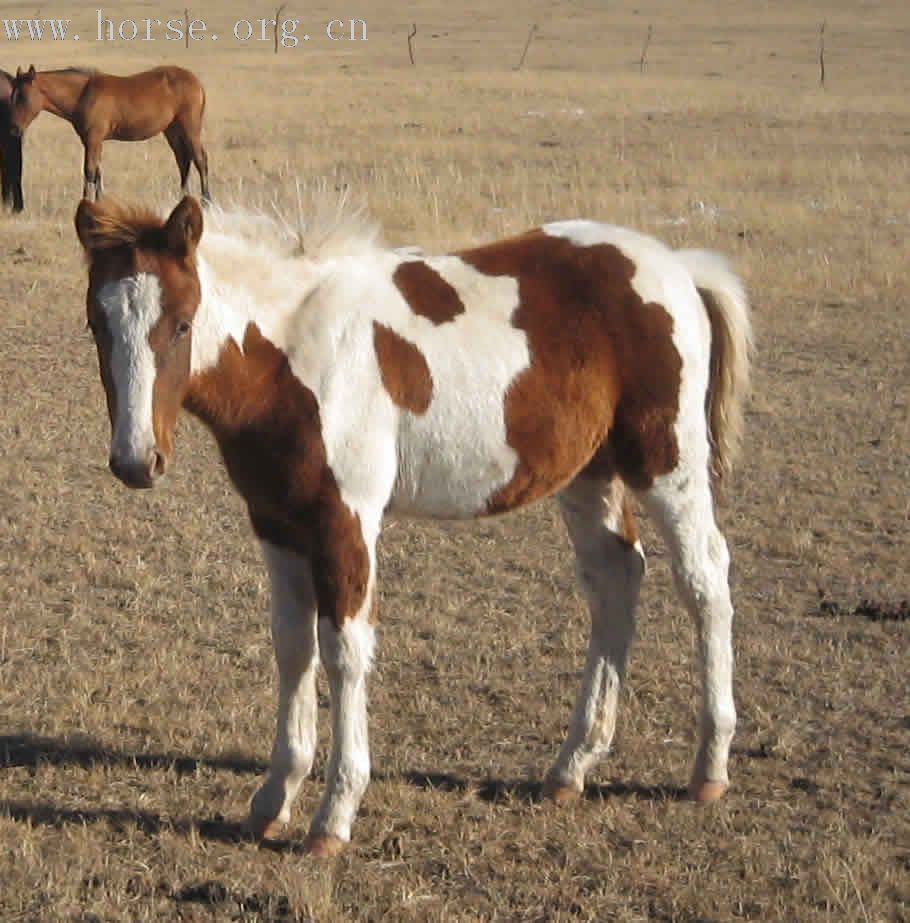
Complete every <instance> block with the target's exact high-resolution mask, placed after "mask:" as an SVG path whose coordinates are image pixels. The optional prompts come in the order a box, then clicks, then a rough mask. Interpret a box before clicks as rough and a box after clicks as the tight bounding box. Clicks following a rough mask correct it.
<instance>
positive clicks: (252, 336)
mask: <svg viewBox="0 0 910 923" xmlns="http://www.w3.org/2000/svg"><path fill="white" fill-rule="evenodd" d="M185 406H186V407H187V409H188V410H189V411H190V412H191V413H194V414H195V415H196V416H198V417H199V418H200V419H201V420H203V422H205V423H206V424H207V425H208V426H209V427H210V428H211V430H212V432H213V433H214V435H215V439H216V440H217V442H218V446H219V448H220V449H221V454H222V457H223V458H224V463H225V466H226V468H227V471H228V475H229V476H230V478H231V480H232V481H233V483H234V485H235V487H236V488H237V490H238V491H239V492H240V493H241V495H242V496H243V498H244V499H245V500H246V502H247V507H248V509H249V514H250V520H251V521H252V524H253V529H254V530H255V532H256V534H257V535H258V536H259V538H261V539H264V540H265V541H268V542H271V543H272V544H274V545H277V546H279V547H282V548H289V549H291V550H293V551H296V552H297V553H298V554H301V555H304V556H305V557H307V558H309V560H310V562H311V566H312V570H313V583H314V587H315V590H316V599H317V604H318V607H319V615H320V617H328V618H331V619H332V620H333V622H334V623H335V625H336V626H338V627H340V626H341V624H342V622H343V621H344V620H345V619H346V618H351V617H353V616H355V615H356V614H357V613H358V612H360V610H361V609H362V607H363V605H364V603H365V602H366V598H367V592H368V589H369V578H370V557H369V552H368V550H367V547H366V543H365V542H364V539H363V532H362V530H361V526H360V517H359V516H358V515H357V514H356V513H354V512H352V511H351V510H350V509H349V508H348V506H347V505H346V504H345V502H344V500H343V499H342V497H341V491H340V489H339V487H338V483H337V481H336V480H335V476H334V474H333V472H332V469H331V468H330V467H329V465H328V463H327V461H326V451H325V444H324V443H323V439H322V426H321V422H320V417H319V405H318V402H317V400H316V397H315V395H314V394H313V393H312V391H310V390H309V389H308V388H307V387H305V386H304V385H303V384H302V382H301V381H300V380H299V379H298V378H297V377H296V376H295V375H294V373H293V372H292V371H291V367H290V364H289V363H288V359H287V356H286V355H285V354H284V353H283V352H282V351H281V350H279V349H278V348H277V347H276V346H275V345H274V344H273V343H271V342H270V341H269V340H267V339H266V338H265V337H264V336H263V335H262V334H261V332H260V331H259V328H258V327H257V326H256V325H255V324H250V325H249V326H248V327H247V330H246V336H245V337H244V341H243V349H242V351H241V350H240V348H239V347H238V346H237V344H235V343H234V342H233V341H231V342H229V343H228V344H227V345H226V346H225V348H224V349H223V350H222V353H221V357H220V359H219V361H218V364H217V365H216V366H215V367H214V368H211V369H208V370H206V371H204V372H201V373H200V374H198V375H196V376H194V378H193V379H192V381H191V385H190V390H189V392H188V394H187V397H186V401H185Z"/></svg>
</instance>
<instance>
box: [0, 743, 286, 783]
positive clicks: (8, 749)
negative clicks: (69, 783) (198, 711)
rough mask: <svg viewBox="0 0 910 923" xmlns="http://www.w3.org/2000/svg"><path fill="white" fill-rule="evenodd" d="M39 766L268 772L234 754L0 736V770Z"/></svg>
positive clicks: (186, 772) (261, 764)
mask: <svg viewBox="0 0 910 923" xmlns="http://www.w3.org/2000/svg"><path fill="white" fill-rule="evenodd" d="M41 765H50V766H77V767H79V768H81V769H91V768H92V767H93V766H132V767H135V768H138V769H152V770H155V769H158V770H165V771H167V770H170V771H172V772H175V773H177V775H178V776H185V775H192V774H194V773H196V772H198V771H199V770H200V769H203V768H206V769H217V770H227V771H228V772H234V773H238V774H251V775H261V774H262V773H264V772H265V771H266V770H267V769H268V764H267V763H264V762H262V761H261V760H255V759H251V758H250V757H247V756H243V755H241V754H236V753H226V754H223V755H220V756H199V757H197V756H183V755H181V754H178V753H130V752H127V751H124V750H114V749H113V748H111V747H106V746H104V745H103V744H99V743H98V742H97V741H93V740H88V739H84V738H64V739H63V740H55V739H54V738H51V737H39V736H37V735H34V734H7V735H0V769H12V768H14V767H25V768H37V767H38V766H41Z"/></svg>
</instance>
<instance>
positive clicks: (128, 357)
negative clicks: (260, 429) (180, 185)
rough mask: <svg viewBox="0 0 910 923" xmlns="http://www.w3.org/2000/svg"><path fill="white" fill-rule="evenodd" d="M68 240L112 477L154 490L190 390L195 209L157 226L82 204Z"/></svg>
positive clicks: (198, 218) (198, 223) (120, 210)
mask: <svg viewBox="0 0 910 923" xmlns="http://www.w3.org/2000/svg"><path fill="white" fill-rule="evenodd" d="M76 233H77V234H78V235H79V240H80V241H81V243H82V246H83V248H84V249H85V254H86V258H87V260H88V266H89V284H88V294H87V298H86V309H87V314H88V325H89V328H90V329H91V331H92V334H93V336H94V338H95V345H96V347H97V349H98V363H99V366H100V372H101V381H102V383H103V385H104V391H105V395H106V397H107V407H108V413H109V415H110V421H111V448H110V467H111V471H113V473H114V474H115V475H116V476H117V477H118V478H119V479H120V480H121V481H123V483H124V484H126V485H127V486H129V487H152V486H153V485H154V483H155V481H156V480H157V479H158V478H159V477H160V476H161V475H163V474H164V472H165V470H166V468H167V464H168V461H169V458H170V456H171V454H172V452H173V447H174V428H175V426H176V422H177V415H178V412H179V410H180V406H181V404H182V402H183V398H184V396H185V394H186V390H187V387H188V383H189V377H190V359H191V344H192V326H193V320H194V318H195V315H196V311H197V309H198V307H199V303H200V300H201V294H200V285H199V276H198V274H197V271H196V247H197V245H198V243H199V239H200V237H201V236H202V210H201V208H200V206H199V203H198V202H197V201H196V200H195V199H193V198H190V197H189V196H187V197H185V198H184V199H183V200H182V201H181V202H180V203H179V204H178V205H177V207H176V208H175V209H174V210H173V212H171V215H170V217H169V218H168V219H167V220H166V221H162V220H161V219H160V218H158V217H157V216H156V215H153V214H151V213H148V212H143V211H138V210H134V209H129V208H126V207H124V206H122V205H118V204H115V203H111V202H109V201H107V202H104V203H94V202H89V201H87V200H83V201H82V202H81V203H80V205H79V208H78V210H77V211H76Z"/></svg>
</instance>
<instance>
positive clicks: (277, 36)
mask: <svg viewBox="0 0 910 923" xmlns="http://www.w3.org/2000/svg"><path fill="white" fill-rule="evenodd" d="M96 12H97V22H96V23H95V28H94V29H93V30H89V31H88V32H86V30H79V28H78V27H77V26H75V25H74V24H73V20H72V19H4V20H3V32H0V35H3V34H5V35H6V39H7V41H10V42H19V41H29V42H38V41H50V42H65V41H76V42H78V41H80V40H83V41H85V40H87V41H94V42H157V41H164V42H183V43H185V44H187V45H188V44H189V43H190V42H191V41H192V42H204V41H212V42H215V41H218V40H219V39H223V40H226V41H228V42H231V43H235V44H241V45H248V44H253V43H257V42H269V43H274V44H275V46H276V48H277V47H280V48H297V47H298V46H300V45H301V44H302V43H303V42H309V41H311V40H316V41H319V40H322V41H330V42H345V41H348V42H365V41H367V24H366V20H364V19H330V20H328V21H327V22H322V23H315V24H314V25H313V28H312V29H309V30H308V29H306V28H305V27H304V26H303V24H302V22H301V20H299V19H277V20H276V19H268V18H265V17H261V18H258V19H237V20H235V21H234V22H233V24H231V25H230V27H229V28H225V29H219V28H217V27H216V26H215V25H214V24H212V25H210V24H209V23H208V22H207V21H206V20H205V19H195V18H193V19H189V20H187V19H182V18H179V17H173V18H171V19H154V18H146V19H112V18H109V17H108V16H105V14H104V11H103V10H97V11H96Z"/></svg>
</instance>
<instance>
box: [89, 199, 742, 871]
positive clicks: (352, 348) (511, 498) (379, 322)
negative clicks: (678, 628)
mask: <svg viewBox="0 0 910 923" xmlns="http://www.w3.org/2000/svg"><path fill="white" fill-rule="evenodd" d="M206 220H207V221H210V227H209V229H208V230H207V232H206V234H205V235H204V236H203V232H202V212H201V210H200V208H199V205H198V204H197V203H196V201H195V200H193V199H191V198H185V199H184V200H183V201H182V202H181V203H180V204H179V205H178V206H177V207H176V208H175V209H174V211H173V212H172V214H171V215H170V217H169V218H167V220H162V219H159V218H158V217H156V216H155V215H153V214H150V213H146V212H143V211H139V210H135V209H131V208H127V207H124V206H118V205H113V204H103V205H102V204H93V203H89V202H83V203H82V204H81V205H80V206H79V209H78V212H77V214H76V228H77V231H78V235H79V238H80V240H81V242H82V244H83V246H84V248H85V252H86V255H87V259H88V264H89V285H88V296H87V309H88V321H89V324H90V326H91V329H92V330H93V332H94V336H95V341H96V344H97V348H98V355H99V360H100V368H101V378H102V381H103V383H104V388H105V391H106V395H107V404H108V409H109V411H110V419H111V427H112V438H111V450H110V466H111V468H112V470H113V471H114V473H115V474H116V475H117V476H118V477H119V478H120V479H121V480H122V481H124V482H125V483H126V484H127V485H129V486H131V487H151V486H152V485H153V484H154V483H156V481H157V480H158V479H159V477H160V476H161V475H162V474H163V473H164V471H165V469H166V467H167V465H168V462H169V460H170V458H171V454H172V450H173V444H174V435H173V434H174V425H175V421H176V419H177V415H178V411H179V409H180V407H181V406H183V407H186V408H187V409H188V410H189V411H190V412H191V413H193V414H195V415H197V416H198V417H199V418H201V419H202V420H203V421H204V422H205V423H206V424H208V426H209V427H210V428H211V430H212V431H213V433H214V435H215V438H216V440H217V442H218V445H219V447H220V449H221V452H222V455H223V458H224V462H225V465H226V467H227V470H228V473H229V474H230V477H231V479H232V480H233V482H234V484H235V485H236V487H237V489H238V490H239V491H240V493H241V494H242V495H243V497H244V498H245V500H246V502H247V505H248V508H249V514H250V518H251V520H252V524H253V528H254V530H255V532H256V534H257V535H258V537H259V539H260V540H261V542H262V548H263V552H264V556H265V562H266V565H267V567H268V571H269V575H270V578H271V590H272V632H273V639H274V645H275V655H276V658H277V661H278V669H279V702H278V718H277V733H276V737H275V742H274V747H273V750H272V760H271V769H270V772H269V774H268V777H267V778H266V780H265V782H264V784H263V785H262V787H261V788H260V789H259V791H258V792H257V793H256V795H255V797H254V798H253V801H252V805H251V812H250V823H251V826H252V829H253V830H254V831H255V832H256V833H257V834H258V835H261V836H267V835H271V834H272V833H274V832H275V831H276V830H277V829H278V828H279V827H280V826H281V825H282V824H284V823H286V822H287V821H288V819H289V816H290V811H291V805H292V802H293V801H294V798H295V796H296V795H297V792H298V789H299V788H300V785H301V783H302V781H303V779H304V778H305V777H306V776H307V774H308V773H309V771H310V768H311V766H312V763H313V754H314V752H315V747H316V670H317V664H318V661H319V660H320V659H321V660H322V663H323V665H324V666H325V669H326V671H327V673H328V680H329V685H330V692H331V714H332V731H333V739H332V752H331V758H330V760H329V764H328V768H327V770H326V780H327V784H326V790H325V794H324V797H323V799H322V802H321V805H320V807H319V809H318V811H317V813H316V815H315V817H314V819H313V821H312V825H311V828H310V833H309V836H308V838H307V848H308V849H309V850H310V851H311V852H313V853H316V854H319V855H330V854H334V853H335V852H337V851H338V850H339V849H340V848H341V847H342V846H343V844H344V843H345V842H346V841H347V840H348V839H349V838H350V833H351V824H352V822H353V820H354V816H355V813H356V811H357V808H358V805H359V803H360V800H361V797H362V795H363V793H364V790H365V789H366V786H367V781H368V778H369V774H370V757H369V750H368V745H367V704H366V676H367V672H368V670H369V668H370V663H371V661H372V659H373V648H374V634H375V623H376V610H375V600H376V579H377V578H376V540H377V538H378V536H379V532H380V527H381V524H382V520H383V516H384V515H385V514H387V513H400V514H405V515H414V516H427V517H445V518H473V517H480V516H488V515H491V514H495V513H504V512H507V511H509V510H514V509H517V508H518V507H521V506H523V505H525V504H527V503H531V502H533V501H535V500H538V499H541V498H543V497H547V496H551V495H555V496H556V497H557V498H558V501H559V504H560V507H561V510H562V513H563V516H564V517H565V521H566V524H567V526H568V531H569V534H570V537H571V540H572V543H573V545H574V549H575V554H576V557H577V565H578V575H579V578H580V580H581V583H582V586H583V588H584V591H585V594H586V596H587V599H588V603H589V606H590V610H591V620H592V634H591V641H590V647H589V651H588V657H587V663H586V665H585V669H584V676H583V679H582V683H581V691H580V694H579V698H578V703H577V705H576V708H575V711H574V714H573V715H572V719H571V724H570V728H569V732H568V736H567V738H566V740H565V742H564V743H563V746H562V749H561V751H560V753H559V755H558V757H557V758H556V761H555V763H554V764H553V766H552V768H551V769H550V771H549V773H548V776H547V783H546V786H545V790H546V791H547V792H548V793H549V794H550V795H551V796H552V797H553V798H555V799H556V800H563V799H566V798H570V797H573V796H575V795H577V794H578V793H579V792H581V791H582V789H583V785H584V781H585V775H586V774H587V773H588V772H589V770H591V769H592V768H593V766H594V765H595V763H596V762H597V760H598V759H599V758H600V757H602V756H603V755H604V754H605V753H606V752H607V750H608V748H609V746H610V742H611V738H612V737H613V730H614V726H615V719H616V705H617V698H618V695H619V687H620V681H621V678H622V676H623V672H624V669H625V665H626V658H627V653H628V649H629V644H630V641H631V640H632V636H633V631H634V610H635V607H636V603H637V599H638V594H639V584H640V581H641V578H642V574H643V572H644V557H643V553H642V549H641V544H640V542H639V539H638V534H637V531H636V524H635V518H634V514H633V510H632V504H631V502H630V501H631V498H632V497H633V496H634V497H637V498H638V499H639V500H640V501H641V502H642V503H643V505H644V506H645V508H646V509H647V510H648V511H649V512H650V513H651V514H652V515H653V516H654V518H655V520H656V522H657V524H658V526H659V527H660V529H661V531H662V533H663V535H664V537H665V538H666V541H667V543H668V545H669V549H670V553H671V556H672V561H673V568H674V571H675V575H676V579H677V583H678V586H679V590H680V592H681V595H682V598H683V600H684V602H685V604H686V606H687V607H688V609H689V611H690V612H691V614H692V616H693V618H694V620H695V624H696V626H697V631H698V640H699V643H698V652H699V655H700V661H701V670H702V684H703V697H702V707H701V720H700V728H699V739H698V746H697V750H696V754H695V761H694V766H693V770H692V776H691V781H690V793H691V795H692V797H693V798H695V799H696V800H702V801H706V800H711V799H714V798H717V797H719V796H720V795H721V794H722V793H723V792H724V790H725V789H726V787H727V784H728V777H727V757H728V752H729V748H730V741H731V738H732V735H733V729H734V723H735V711H734V704H733V693H732V649H731V638H730V632H731V620H732V616H733V609H732V605H731V602H730V592H729V589H728V581H727V570H728V564H729V557H728V553H727V546H726V543H725V541H724V539H723V537H722V535H721V533H720V532H719V531H718V528H717V526H716V525H715V520H714V514H713V502H712V489H711V476H712V471H713V472H714V473H719V472H722V471H724V470H726V468H727V467H728V466H729V463H730V461H731V459H732V456H733V454H734V451H735V448H736V444H737V440H738V436H739V429H740V422H741V405H742V399H743V395H744V393H745V390H746V387H747V384H748V375H749V353H750V326H749V312H748V305H747V301H746V296H745V294H744V291H743V288H742V286H741V284H740V282H739V281H738V280H737V278H736V277H735V276H734V275H733V273H732V272H731V271H730V270H729V269H728V268H727V266H726V264H725V262H724V260H723V259H722V258H720V257H718V256H717V255H716V254H713V253H709V252H705V251H693V250H681V251H673V250H670V249H668V248H667V247H665V246H664V245H663V244H661V243H659V242H658V241H656V240H654V239H652V238H650V237H647V236H645V235H643V234H639V233H636V232H635V231H630V230H625V229H623V228H618V227H612V226H609V225H604V224H596V223H593V222H589V221H566V222H560V223H555V224H547V225H545V226H543V227H541V228H538V229H537V230H533V231H529V232H528V233H526V234H523V235H521V236H519V237H514V238H511V239H509V240H503V241H500V242H498V243H493V244H489V245H487V246H482V247H478V248H476V249H471V250H464V251H461V252H459V253H454V254H451V255H448V256H434V257H430V256H422V255H418V254H415V253H414V252H413V251H402V250H390V249H387V248H384V247H382V246H380V245H379V244H378V243H376V242H375V237H374V235H371V234H370V233H368V232H366V231H365V230H363V229H361V232H357V231H356V230H354V231H351V232H350V233H347V234H346V233H345V232H344V230H345V229H344V227H343V226H342V227H340V228H337V229H336V232H335V233H330V234H327V235H326V236H325V238H324V239H323V240H322V241H321V242H319V241H316V242H315V243H314V242H313V241H305V243H306V244H307V246H305V247H304V250H303V255H301V254H300V250H299V247H298V246H296V245H295V243H294V242H293V241H288V240H284V241H282V240H281V239H280V235H279V234H278V232H277V231H274V232H273V231H270V229H269V227H268V224H267V222H266V221H265V219H256V218H253V217H250V216H248V215H244V214H243V213H237V214H233V215H232V214H227V213H223V212H220V211H219V210H217V209H216V210H214V211H213V213H211V218H210V219H209V218H207V219H206ZM349 230H350V229H349Z"/></svg>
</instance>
